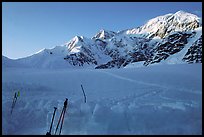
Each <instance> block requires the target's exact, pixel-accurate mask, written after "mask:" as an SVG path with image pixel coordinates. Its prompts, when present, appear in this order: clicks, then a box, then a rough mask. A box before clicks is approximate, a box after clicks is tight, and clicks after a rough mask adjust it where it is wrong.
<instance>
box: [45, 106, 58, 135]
mask: <svg viewBox="0 0 204 137" xmlns="http://www.w3.org/2000/svg"><path fill="white" fill-rule="evenodd" d="M56 109H57V108H56V107H54V113H53V116H52V122H51V125H50V131H49V132H47V134H46V135H48V134H49V135H51V130H52V124H53V120H54V117H55V112H56Z"/></svg>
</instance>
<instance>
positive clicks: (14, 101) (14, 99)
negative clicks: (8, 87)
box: [11, 92, 17, 114]
mask: <svg viewBox="0 0 204 137" xmlns="http://www.w3.org/2000/svg"><path fill="white" fill-rule="evenodd" d="M16 100H17V97H16V92H15V94H14V98H13V102H12V106H11V114H12V112H13V108H14V106H15V103H16Z"/></svg>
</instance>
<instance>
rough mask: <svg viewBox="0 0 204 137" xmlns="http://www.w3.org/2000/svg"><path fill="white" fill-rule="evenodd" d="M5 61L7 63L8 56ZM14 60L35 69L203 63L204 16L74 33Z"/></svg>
mask: <svg viewBox="0 0 204 137" xmlns="http://www.w3.org/2000/svg"><path fill="white" fill-rule="evenodd" d="M2 60H3V62H4V64H7V63H6V62H7V61H6V59H5V58H2ZM15 62H18V63H20V64H23V65H24V66H28V67H34V68H73V67H74V68H76V67H77V68H81V67H83V68H84V67H89V68H98V69H100V68H122V67H125V66H126V65H128V64H131V63H135V62H142V63H143V66H147V65H151V64H155V63H157V64H158V63H167V64H180V63H202V19H201V18H199V17H197V16H196V15H194V14H191V13H187V12H184V11H178V12H176V13H174V14H166V15H163V16H159V17H156V18H153V19H151V20H149V21H148V22H147V23H146V24H144V25H143V26H141V27H137V28H133V29H127V30H122V31H119V32H113V31H108V30H104V29H102V30H100V31H99V32H98V33H97V34H96V35H95V36H93V37H92V38H86V37H84V36H75V37H74V38H73V39H71V40H70V41H69V42H68V43H65V44H64V45H62V46H57V47H54V48H51V49H43V50H41V51H39V52H37V53H35V54H33V55H32V56H29V57H26V58H21V59H18V60H15ZM5 66H10V65H5Z"/></svg>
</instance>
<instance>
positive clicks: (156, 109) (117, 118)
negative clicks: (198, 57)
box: [2, 64, 202, 135]
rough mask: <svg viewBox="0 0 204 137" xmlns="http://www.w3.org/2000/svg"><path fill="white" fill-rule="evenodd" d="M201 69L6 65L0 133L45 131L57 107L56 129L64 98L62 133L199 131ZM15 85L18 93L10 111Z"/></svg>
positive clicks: (187, 67)
mask: <svg viewBox="0 0 204 137" xmlns="http://www.w3.org/2000/svg"><path fill="white" fill-rule="evenodd" d="M201 75H202V65H201V64H192V65H187V64H183V65H166V66H148V67H145V68H144V67H143V68H137V69H135V68H127V69H119V70H118V69H111V70H89V69H85V70H81V69H78V70H77V69H75V70H71V69H69V70H42V69H16V68H15V69H14V68H8V69H4V70H3V71H2V133H3V134H4V135H25V134H35V135H45V134H46V132H47V131H49V127H50V123H51V119H52V114H53V111H54V107H57V111H56V115H55V120H54V123H53V131H54V130H55V128H56V125H57V122H58V119H59V116H60V113H61V110H62V107H63V102H64V100H65V98H68V99H69V102H68V108H67V111H66V115H65V119H64V125H63V129H62V134H63V135H70V134H83V135H84V134H104V135H107V134H111V135H114V134H137V135H138V134H142V135H143V134H151V135H157V134H158V135H160V134H179V135H183V134H187V135H191V134H199V135H200V134H202V77H201ZM81 84H82V85H83V88H84V91H85V93H86V95H87V103H84V97H83V93H82V90H81V87H80V85H81ZM17 90H20V97H19V98H18V100H17V102H16V106H15V108H14V110H13V113H12V115H11V114H10V111H11V104H12V99H13V95H14V91H17ZM53 131H52V134H53Z"/></svg>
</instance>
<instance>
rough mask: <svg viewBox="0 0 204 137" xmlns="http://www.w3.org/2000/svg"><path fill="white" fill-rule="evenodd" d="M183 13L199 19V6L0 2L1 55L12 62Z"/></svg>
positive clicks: (189, 4) (179, 3) (155, 3)
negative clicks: (102, 31) (76, 40)
mask: <svg viewBox="0 0 204 137" xmlns="http://www.w3.org/2000/svg"><path fill="white" fill-rule="evenodd" d="M178 10H184V11H186V12H190V13H193V14H196V15H198V16H199V17H201V16H202V3H201V2H66V3H64V2H59V3H57V2H3V3H2V55H4V56H7V57H9V58H12V59H16V58H21V57H26V56H29V55H31V54H33V53H35V52H37V51H39V50H41V49H43V48H52V47H55V46H59V45H62V44H64V43H66V42H68V41H69V40H70V39H72V38H73V37H74V36H76V35H79V36H85V37H89V38H91V37H93V36H94V35H95V34H96V33H97V32H98V31H99V30H100V29H106V30H112V31H119V30H124V29H129V28H134V27H138V26H141V25H143V24H144V23H145V22H147V21H148V20H149V19H151V18H154V17H156V16H160V15H164V14H167V13H175V12H177V11H178Z"/></svg>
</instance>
